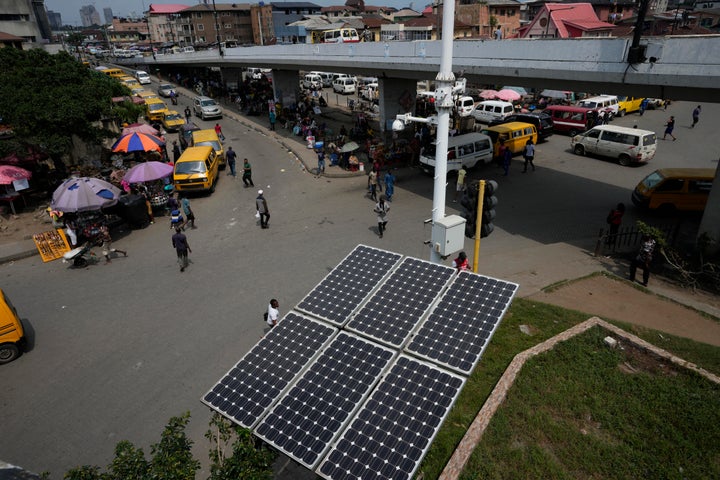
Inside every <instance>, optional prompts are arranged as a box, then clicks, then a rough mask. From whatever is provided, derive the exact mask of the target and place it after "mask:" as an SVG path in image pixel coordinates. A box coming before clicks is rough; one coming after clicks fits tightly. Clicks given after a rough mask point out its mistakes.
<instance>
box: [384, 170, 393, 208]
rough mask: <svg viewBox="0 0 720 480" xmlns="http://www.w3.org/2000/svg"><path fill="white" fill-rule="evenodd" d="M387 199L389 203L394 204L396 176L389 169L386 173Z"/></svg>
mask: <svg viewBox="0 0 720 480" xmlns="http://www.w3.org/2000/svg"><path fill="white" fill-rule="evenodd" d="M384 181H385V198H387V201H388V202H392V197H393V195H395V175H394V174H393V173H392V168H389V169H388V171H387V172H386V173H385V178H384Z"/></svg>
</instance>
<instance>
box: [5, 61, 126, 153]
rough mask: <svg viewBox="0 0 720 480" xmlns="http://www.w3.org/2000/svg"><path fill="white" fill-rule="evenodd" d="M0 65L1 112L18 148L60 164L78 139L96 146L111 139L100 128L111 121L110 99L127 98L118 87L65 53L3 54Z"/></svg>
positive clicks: (117, 84)
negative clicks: (39, 151) (33, 150)
mask: <svg viewBox="0 0 720 480" xmlns="http://www.w3.org/2000/svg"><path fill="white" fill-rule="evenodd" d="M0 65H3V68H2V70H1V71H0V112H2V117H3V122H4V123H6V124H8V125H10V126H11V127H12V129H13V131H14V132H15V134H16V138H17V141H18V142H20V143H24V144H26V145H37V146H39V147H40V148H41V149H42V150H44V151H45V152H46V153H48V154H49V155H50V157H52V158H53V160H56V161H57V160H59V159H60V158H61V157H62V156H63V155H64V154H67V153H68V152H70V150H71V148H72V136H73V135H77V136H78V137H79V138H81V139H83V140H85V141H88V142H96V143H97V142H99V141H100V140H102V139H103V138H107V137H109V136H111V134H110V133H109V132H107V131H105V130H103V129H102V127H100V126H99V125H98V123H97V122H98V121H99V120H101V119H103V118H107V117H108V116H111V115H112V104H111V101H110V99H111V97H114V96H121V95H125V94H127V93H128V90H127V88H125V87H124V86H122V85H120V84H119V83H118V82H116V81H114V80H113V79H111V78H109V77H107V76H106V75H103V74H102V73H99V72H96V71H93V70H90V69H88V68H87V67H85V66H83V65H82V64H81V63H80V62H78V61H77V60H75V59H74V58H73V57H72V56H71V55H69V54H68V53H66V52H60V53H58V54H55V55H50V54H49V53H47V52H46V51H44V50H41V49H32V50H28V51H23V50H17V49H14V48H1V49H0ZM6 148H7V147H6ZM2 153H4V152H2V151H0V155H2Z"/></svg>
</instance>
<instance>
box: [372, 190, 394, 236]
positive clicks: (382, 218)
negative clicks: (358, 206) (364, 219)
mask: <svg viewBox="0 0 720 480" xmlns="http://www.w3.org/2000/svg"><path fill="white" fill-rule="evenodd" d="M388 211H390V205H388V204H387V203H386V202H385V195H380V200H379V201H378V202H377V203H376V204H375V210H374V212H375V213H377V223H378V233H379V234H380V238H383V233H384V232H385V230H386V229H387V223H388V217H387V215H388Z"/></svg>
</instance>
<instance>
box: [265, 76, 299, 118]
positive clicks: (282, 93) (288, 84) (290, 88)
mask: <svg viewBox="0 0 720 480" xmlns="http://www.w3.org/2000/svg"><path fill="white" fill-rule="evenodd" d="M299 79H300V72H299V71H298V70H273V72H272V80H273V93H274V95H275V100H277V101H279V102H280V103H281V104H282V106H283V108H285V107H287V106H289V105H292V104H293V103H297V101H298V98H297V93H298V91H299V89H300V87H299V85H300V84H299V83H298V82H299V81H300V80H299ZM265 111H266V112H267V109H266V110H265Z"/></svg>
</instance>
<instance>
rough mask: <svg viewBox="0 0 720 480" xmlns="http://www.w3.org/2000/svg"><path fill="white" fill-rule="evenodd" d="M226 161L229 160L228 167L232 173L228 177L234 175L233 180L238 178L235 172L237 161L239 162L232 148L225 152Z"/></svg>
mask: <svg viewBox="0 0 720 480" xmlns="http://www.w3.org/2000/svg"><path fill="white" fill-rule="evenodd" d="M225 159H226V160H227V164H228V167H230V173H228V175H232V176H233V178H236V177H237V172H236V171H235V161H236V160H237V153H235V150H233V148H232V147H228V151H227V152H225Z"/></svg>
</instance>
